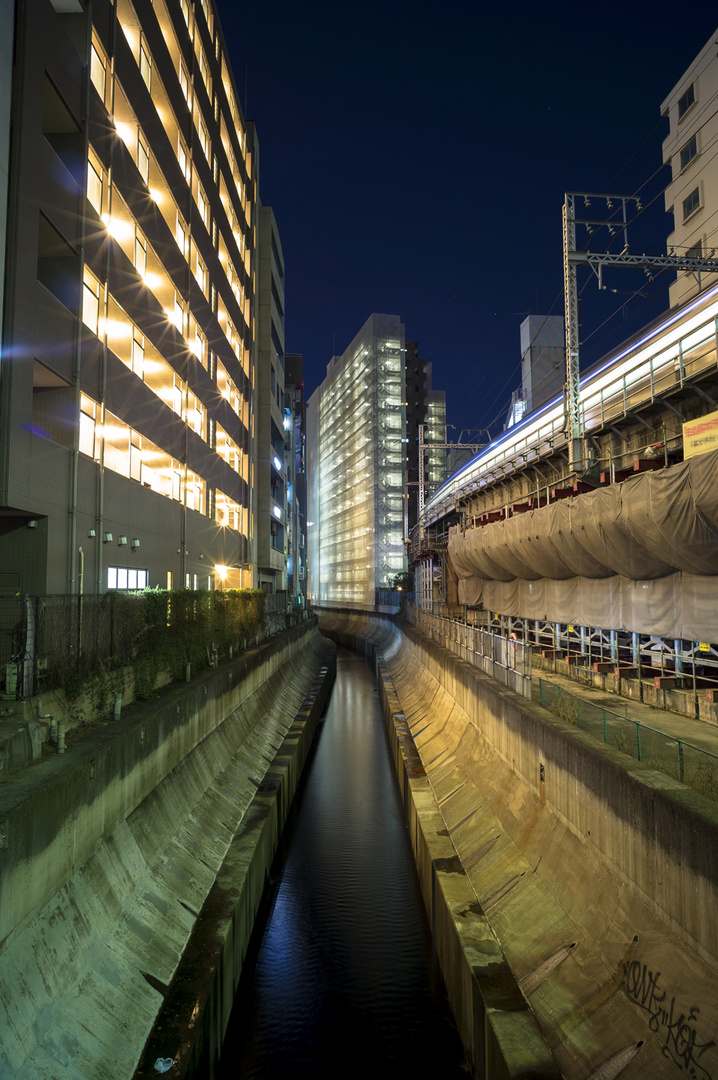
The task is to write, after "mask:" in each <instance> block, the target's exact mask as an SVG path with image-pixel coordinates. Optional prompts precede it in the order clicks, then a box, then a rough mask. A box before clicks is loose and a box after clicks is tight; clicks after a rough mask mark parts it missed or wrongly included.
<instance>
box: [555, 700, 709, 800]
mask: <svg viewBox="0 0 718 1080" xmlns="http://www.w3.org/2000/svg"><path fill="white" fill-rule="evenodd" d="M539 704H540V705H542V706H543V707H544V708H545V709H548V710H549V712H552V713H553V714H554V715H555V716H557V717H559V719H561V720H565V721H566V723H568V724H572V725H573V726H574V727H577V728H580V730H581V731H587V732H588V733H589V734H590V735H594V736H595V737H596V738H599V739H603V741H604V742H605V743H607V744H608V745H609V746H613V747H614V748H615V749H616V750H620V751H621V752H622V753H624V754H628V756H629V757H632V758H635V759H636V760H637V761H643V762H645V764H647V765H650V766H651V768H653V769H657V770H658V771H659V772H662V773H665V774H666V776H672V777H673V779H674V780H679V781H680V782H681V783H682V784H686V785H687V786H688V787H690V788H692V789H693V790H694V791H698V792H700V793H701V795H706V796H707V797H708V798H709V799H713V800H714V801H715V802H718V756H716V755H715V754H711V753H709V751H707V750H701V749H700V748H699V747H697V746H693V745H692V744H691V743H687V742H684V741H683V740H682V739H677V738H675V737H674V736H672V735H666V734H665V733H664V732H662V731H657V730H656V729H655V728H652V727H648V725H647V724H642V723H640V721H638V720H631V719H630V718H629V717H627V716H621V714H620V713H616V712H613V711H612V710H611V709H604V708H602V707H601V706H600V705H594V704H593V703H592V702H590V701H586V700H585V699H584V698H581V697H578V696H577V695H576V694H572V693H571V691H570V690H566V689H565V687H563V686H558V685H557V684H556V683H552V682H548V681H547V680H546V679H539Z"/></svg>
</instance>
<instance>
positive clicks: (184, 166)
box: [177, 136, 189, 180]
mask: <svg viewBox="0 0 718 1080" xmlns="http://www.w3.org/2000/svg"><path fill="white" fill-rule="evenodd" d="M177 160H178V161H179V166H180V169H181V170H182V174H183V176H184V178H185V180H186V179H187V177H188V176H189V159H188V157H187V148H186V146H185V144H184V143H183V142H182V136H180V137H179V138H178V140H177Z"/></svg>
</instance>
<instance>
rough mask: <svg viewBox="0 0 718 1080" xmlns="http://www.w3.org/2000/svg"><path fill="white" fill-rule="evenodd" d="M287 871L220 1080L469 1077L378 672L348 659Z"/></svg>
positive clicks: (304, 795) (243, 993)
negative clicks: (434, 940) (429, 919)
mask: <svg viewBox="0 0 718 1080" xmlns="http://www.w3.org/2000/svg"><path fill="white" fill-rule="evenodd" d="M284 860H285V861H284V864H283V866H281V867H280V868H279V869H276V868H275V869H274V870H273V874H275V875H276V876H277V879H278V880H277V881H276V883H275V884H274V885H273V887H272V907H271V910H270V914H269V918H268V921H267V925H266V929H265V932H264V935H263V937H262V940H261V945H260V946H259V951H258V953H257V956H256V962H255V964H254V967H253V968H252V969H251V970H250V971H248V972H247V976H246V977H245V979H244V980H243V983H242V986H241V987H240V991H239V993H238V996H237V999H236V1001H235V1007H234V1012H233V1014H232V1019H231V1021H230V1026H229V1031H228V1035H227V1040H226V1041H225V1045H224V1048H223V1052H222V1061H221V1063H220V1070H219V1077H220V1080H230V1078H232V1080H234V1078H237V1077H241V1078H242V1080H249V1078H252V1080H254V1078H262V1080H266V1078H270V1077H272V1078H274V1077H296V1078H301V1077H310V1076H311V1077H314V1078H317V1077H324V1076H335V1077H340V1078H341V1077H349V1076H360V1075H361V1076H369V1077H371V1075H372V1073H374V1072H376V1073H381V1077H382V1078H383V1077H389V1076H390V1077H396V1078H399V1077H402V1078H403V1077H412V1078H421V1077H432V1078H435V1077H438V1076H441V1077H442V1078H443V1077H452V1076H461V1077H463V1078H465V1077H466V1075H467V1074H466V1072H465V1071H464V1069H463V1055H462V1051H461V1046H460V1043H459V1039H458V1036H457V1034H456V1031H455V1028H454V1027H453V1018H452V1017H451V1013H450V1010H449V1006H448V1003H447V1002H446V999H445V992H444V989H443V983H442V981H441V975H440V972H439V968H438V964H437V963H436V960H435V957H434V953H433V947H432V944H431V939H430V936H429V931H428V927H427V924H426V915H425V911H424V908H423V906H422V902H421V897H420V895H419V892H418V886H417V883H416V876H415V870H414V866H413V862H412V858H411V851H410V847H409V841H408V836H407V830H406V823H405V820H404V814H403V808H402V806H401V802H400V798H399V793H398V789H397V786H396V781H395V778H394V774H393V766H392V763H391V761H390V757H389V750H388V746H387V741H386V736H385V733H384V727H383V720H382V718H381V712H380V708H379V702H378V695H377V692H376V689H375V687H374V682H373V678H372V674H371V671H370V669H369V667H368V666H367V664H366V662H365V661H364V660H363V659H362V658H360V657H359V656H356V655H355V654H353V653H350V652H348V651H344V650H342V649H340V650H339V656H338V663H337V680H336V684H335V686H334V690H333V693H332V698H331V701H330V704H329V708H328V710H327V714H326V720H325V722H324V723H323V725H322V727H321V731H320V734H319V737H318V739H317V745H316V753H315V755H314V758H313V760H312V761H311V762H310V766H309V772H308V776H307V778H306V784H305V787H304V788H303V791H302V792H301V795H300V798H299V799H298V800H297V808H296V815H295V818H294V820H293V821H292V822H290V827H289V832H288V843H287V845H286V847H285V855H284ZM377 1080H379V1078H378V1077H377Z"/></svg>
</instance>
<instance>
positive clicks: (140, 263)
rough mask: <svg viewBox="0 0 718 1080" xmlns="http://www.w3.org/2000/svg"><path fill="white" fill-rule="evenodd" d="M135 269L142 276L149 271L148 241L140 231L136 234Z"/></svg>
mask: <svg viewBox="0 0 718 1080" xmlns="http://www.w3.org/2000/svg"><path fill="white" fill-rule="evenodd" d="M135 270H136V271H137V273H138V274H139V275H140V277H142V278H143V277H144V276H145V274H146V272H147V243H146V241H145V238H144V236H142V235H141V234H140V232H139V231H138V232H137V233H136V234H135Z"/></svg>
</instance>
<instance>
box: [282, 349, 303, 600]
mask: <svg viewBox="0 0 718 1080" xmlns="http://www.w3.org/2000/svg"><path fill="white" fill-rule="evenodd" d="M284 414H285V435H286V436H287V439H286V442H285V448H286V449H285V461H286V463H287V529H288V537H287V593H288V594H289V596H290V597H291V602H292V606H293V607H304V606H305V604H306V600H307V543H306V537H307V471H306V462H305V453H306V445H305V444H306V431H307V422H306V407H305V403H304V360H303V357H302V356H300V355H299V354H298V353H287V354H286V356H285V358H284Z"/></svg>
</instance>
